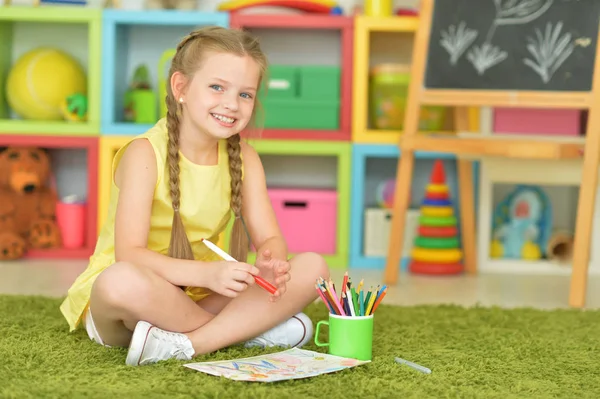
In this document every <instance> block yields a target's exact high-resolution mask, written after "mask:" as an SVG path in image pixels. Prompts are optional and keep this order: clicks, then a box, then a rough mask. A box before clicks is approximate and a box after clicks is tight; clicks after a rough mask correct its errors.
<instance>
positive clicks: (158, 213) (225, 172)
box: [61, 27, 329, 365]
mask: <svg viewBox="0 0 600 399" xmlns="http://www.w3.org/2000/svg"><path fill="white" fill-rule="evenodd" d="M266 69H267V60H266V57H265V55H264V54H263V53H262V51H261V49H260V46H259V43H258V42H257V40H256V39H254V38H252V37H250V36H249V35H247V34H246V33H245V32H243V31H241V30H233V29H225V28H220V27H207V28H202V29H199V30H197V31H194V32H192V33H191V34H190V35H189V36H187V37H185V38H184V39H183V40H182V41H181V43H180V44H179V45H178V46H177V53H176V54H175V56H174V58H173V60H172V64H171V69H170V72H169V75H170V79H169V82H170V84H169V87H168V95H167V98H166V102H167V107H168V112H167V116H166V120H165V119H161V120H160V121H159V122H158V123H157V124H156V125H155V126H154V127H153V128H151V129H150V130H149V131H148V132H146V133H144V134H142V135H140V136H138V137H135V138H134V139H132V140H131V141H130V142H129V143H128V144H127V145H125V146H124V147H123V148H121V149H120V150H119V151H118V152H117V154H116V156H115V158H114V161H113V169H112V170H113V182H112V189H111V197H110V203H109V212H108V215H109V216H108V218H107V220H106V222H105V225H104V227H103V230H102V231H101V234H100V237H99V239H98V243H97V245H96V250H95V252H94V254H93V255H92V257H91V258H90V264H89V266H88V267H87V269H86V270H85V271H84V272H83V273H82V274H81V275H80V276H79V277H78V278H77V280H76V281H75V282H74V284H73V286H72V287H71V288H70V289H69V292H68V296H67V298H66V299H65V301H64V302H63V304H62V305H61V311H62V313H63V315H64V316H65V318H66V319H67V321H68V323H69V326H70V331H73V330H75V329H76V328H77V326H78V325H79V324H80V323H83V324H84V325H85V328H86V330H87V332H88V335H89V336H90V338H91V339H92V340H95V341H97V342H98V343H100V344H102V345H106V346H127V345H129V351H128V354H127V360H126V363H127V364H129V365H141V364H149V363H154V362H157V361H161V360H167V359H170V358H176V359H181V360H190V359H191V358H192V357H194V356H197V355H201V354H206V353H211V352H213V351H216V350H218V349H221V348H224V347H227V346H230V345H232V344H236V343H240V342H245V343H246V345H247V346H252V345H262V346H302V345H304V344H305V343H306V342H307V341H308V340H309V339H310V338H311V336H312V333H313V326H312V322H311V320H310V319H309V318H308V317H307V316H306V315H304V314H303V313H299V312H301V311H302V309H303V308H304V307H305V306H306V305H308V304H309V303H310V302H312V301H314V300H315V299H316V295H317V294H316V292H315V289H314V282H315V280H316V279H317V278H318V277H320V276H321V277H323V278H328V276H329V272H328V268H327V265H326V264H325V262H324V260H323V258H322V257H321V256H319V255H317V254H314V253H303V254H300V255H297V256H295V257H293V258H292V259H290V260H289V262H288V254H287V247H286V244H285V241H284V239H283V237H282V235H281V232H280V230H279V227H278V224H277V221H276V219H275V217H274V212H273V209H272V208H271V203H270V201H269V197H268V195H267V188H266V182H265V175H264V170H263V168H262V164H261V162H260V158H259V156H258V155H257V153H256V152H255V151H254V149H253V148H252V147H250V146H249V145H248V144H246V143H244V142H242V141H241V140H240V132H241V131H242V130H244V129H245V128H246V127H247V126H248V125H249V124H252V123H253V121H254V119H255V113H256V109H257V103H258V101H257V99H256V96H257V92H258V90H259V87H260V85H261V82H262V79H263V75H264V74H265V72H266ZM242 160H243V162H242ZM231 211H233V214H234V217H235V221H234V224H233V229H232V234H231V255H232V256H233V257H234V258H236V259H237V260H238V261H239V262H229V261H224V260H222V259H221V258H219V257H218V256H216V255H215V254H214V253H213V252H212V251H211V250H210V249H209V248H208V247H207V246H206V245H205V244H204V243H203V242H202V241H201V240H202V239H203V238H205V239H208V240H210V241H212V242H216V240H217V239H218V236H219V234H220V233H221V232H222V231H223V230H224V229H225V227H226V225H227V224H228V221H229V220H230V217H231V216H230V215H231ZM249 241H251V242H252V244H253V245H254V247H255V248H256V249H257V254H258V256H257V260H256V262H255V264H254V265H250V264H247V263H246V256H247V251H248V248H249ZM254 275H260V276H262V277H263V278H265V279H267V280H268V281H270V282H271V283H273V284H274V285H275V286H276V287H277V291H276V292H275V294H273V295H272V296H269V294H268V293H266V292H265V291H264V290H263V289H262V288H260V287H259V286H258V285H256V284H255V283H254V278H253V276H254ZM267 298H269V299H270V300H268V299H267ZM92 315H93V316H92Z"/></svg>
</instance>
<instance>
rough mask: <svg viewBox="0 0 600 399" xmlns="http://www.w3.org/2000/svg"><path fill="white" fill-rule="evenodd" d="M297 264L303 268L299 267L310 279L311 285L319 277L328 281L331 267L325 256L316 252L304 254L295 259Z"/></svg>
mask: <svg viewBox="0 0 600 399" xmlns="http://www.w3.org/2000/svg"><path fill="white" fill-rule="evenodd" d="M294 260H295V262H294V263H298V264H300V265H301V266H300V267H298V269H299V270H301V271H302V272H301V273H302V274H303V275H306V276H307V277H309V278H310V280H311V283H314V281H315V280H316V279H318V278H319V277H322V278H324V279H325V280H327V279H328V278H329V267H328V266H327V261H325V258H323V256H321V255H319V254H318V253H316V252H304V253H301V254H298V255H296V256H295V257H294Z"/></svg>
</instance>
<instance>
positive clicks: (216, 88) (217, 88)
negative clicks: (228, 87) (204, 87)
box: [210, 85, 222, 90]
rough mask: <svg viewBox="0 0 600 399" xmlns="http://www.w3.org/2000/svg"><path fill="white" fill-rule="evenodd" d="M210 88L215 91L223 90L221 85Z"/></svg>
mask: <svg viewBox="0 0 600 399" xmlns="http://www.w3.org/2000/svg"><path fill="white" fill-rule="evenodd" d="M210 88H211V89H214V90H221V89H222V87H221V86H219V85H211V86H210Z"/></svg>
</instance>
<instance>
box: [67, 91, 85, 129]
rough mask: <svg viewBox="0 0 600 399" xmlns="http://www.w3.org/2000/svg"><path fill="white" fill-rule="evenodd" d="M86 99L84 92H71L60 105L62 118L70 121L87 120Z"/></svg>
mask: <svg viewBox="0 0 600 399" xmlns="http://www.w3.org/2000/svg"><path fill="white" fill-rule="evenodd" d="M87 110H88V99H87V96H86V95H85V94H80V93H76V94H72V95H70V96H68V97H67V98H65V100H64V102H63V103H62V105H61V111H62V114H63V116H64V118H65V119H66V120H68V121H71V122H84V121H86V120H87Z"/></svg>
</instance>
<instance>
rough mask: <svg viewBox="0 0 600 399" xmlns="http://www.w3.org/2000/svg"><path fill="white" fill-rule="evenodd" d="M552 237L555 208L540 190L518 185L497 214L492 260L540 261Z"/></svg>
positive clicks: (495, 211) (499, 205)
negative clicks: (553, 211)
mask: <svg viewBox="0 0 600 399" xmlns="http://www.w3.org/2000/svg"><path fill="white" fill-rule="evenodd" d="M551 234H552V207H551V205H550V200H549V199H548V196H547V195H546V193H545V192H544V191H543V190H542V189H541V188H539V187H537V186H529V185H519V186H517V187H516V188H515V190H514V191H512V192H511V193H510V194H509V195H507V196H506V197H505V198H504V200H502V201H501V202H500V203H499V204H498V205H497V206H496V209H495V210H494V216H493V220H492V237H493V239H492V244H491V248H490V257H492V258H508V259H525V260H538V259H541V258H542V257H545V255H546V248H547V246H548V240H549V238H550V235H551Z"/></svg>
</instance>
